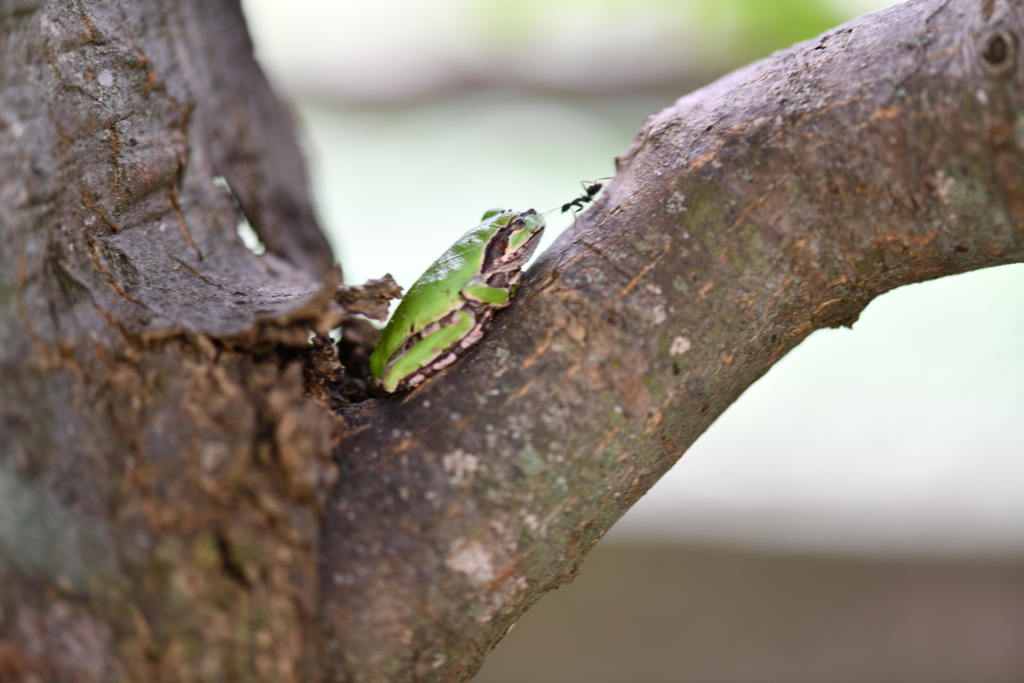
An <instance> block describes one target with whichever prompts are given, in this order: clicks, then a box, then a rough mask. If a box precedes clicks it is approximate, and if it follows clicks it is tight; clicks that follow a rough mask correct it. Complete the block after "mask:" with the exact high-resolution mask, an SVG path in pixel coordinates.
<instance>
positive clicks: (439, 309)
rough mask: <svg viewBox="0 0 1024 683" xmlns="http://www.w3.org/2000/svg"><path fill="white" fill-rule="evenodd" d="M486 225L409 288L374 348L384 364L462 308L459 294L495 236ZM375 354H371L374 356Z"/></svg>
mask: <svg viewBox="0 0 1024 683" xmlns="http://www.w3.org/2000/svg"><path fill="white" fill-rule="evenodd" d="M487 227H488V226H487V223H486V222H485V223H483V224H481V225H478V226H476V227H474V228H473V229H472V230H470V231H469V232H467V233H466V234H465V235H463V236H462V237H460V238H459V240H458V241H457V242H456V243H455V244H453V245H452V246H451V247H450V248H449V249H448V251H446V252H445V253H444V254H442V255H441V257H440V258H439V259H437V260H436V261H434V263H432V264H431V265H430V267H429V268H427V270H426V272H424V273H423V275H421V276H420V279H419V280H417V281H416V283H415V284H414V285H413V286H412V287H410V288H409V291H408V292H406V294H405V296H404V297H403V298H402V301H401V302H399V304H398V308H396V309H395V312H394V314H392V316H391V321H390V322H389V323H388V325H387V327H386V328H384V333H383V334H382V335H381V338H380V342H379V343H378V345H377V347H378V350H379V352H380V354H381V357H382V358H383V359H384V362H386V360H387V359H388V358H390V357H391V354H393V353H394V352H395V351H396V350H398V347H399V346H401V345H402V342H403V341H405V339H406V338H407V337H408V336H409V335H411V334H415V333H417V332H419V331H420V330H422V329H423V328H425V327H427V326H428V325H430V324H431V323H433V322H437V321H438V320H441V319H442V318H444V317H445V316H446V315H448V314H449V313H451V312H452V311H454V310H456V309H458V308H460V307H461V306H462V305H463V299H462V290H463V289H465V287H466V285H468V284H469V281H470V280H472V279H473V276H474V275H476V274H477V272H478V270H479V268H480V264H481V263H482V261H483V254H484V249H485V248H486V246H487V243H488V241H489V240H490V238H491V236H492V235H493V234H494V232H495V231H496V230H497V229H498V228H497V227H494V228H493V229H490V230H488V229H486V228H487ZM378 350H375V351H374V355H375V356H376V355H377V353H378Z"/></svg>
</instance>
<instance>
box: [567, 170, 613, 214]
mask: <svg viewBox="0 0 1024 683" xmlns="http://www.w3.org/2000/svg"><path fill="white" fill-rule="evenodd" d="M601 180H608V179H607V178H601ZM580 185H582V186H583V194H582V195H580V196H579V197H577V198H576V199H574V200H572V201H571V202H566V203H565V204H562V213H565V212H566V211H568V210H569V209H574V210H575V211H579V210H581V209H582V208H583V205H584V204H586V203H588V202H592V201H594V197H596V196H597V193H598V192H600V191H601V188H602V187H604V185H603V184H602V183H598V182H592V183H590V184H589V185H588V184H587V181H585V180H584V181H583V182H581V183H580Z"/></svg>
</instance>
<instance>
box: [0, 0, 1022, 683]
mask: <svg viewBox="0 0 1024 683" xmlns="http://www.w3.org/2000/svg"><path fill="white" fill-rule="evenodd" d="M1022 35H1024V2H1022V1H1021V0H912V1H911V2H908V3H906V4H903V5H899V6H896V7H893V8H891V9H889V10H885V11H883V12H880V13H877V14H874V15H870V16H868V17H864V18H862V19H859V20H856V21H854V22H851V23H850V24H847V25H845V26H842V27H840V28H837V29H834V30H832V31H829V32H828V33H826V34H824V35H822V36H820V37H818V38H816V39H814V40H811V41H808V42H805V43H802V44H799V45H796V46H794V47H793V48H791V49H789V50H787V51H784V52H779V53H777V54H775V55H773V56H771V57H770V58H768V59H766V60H764V61H761V62H758V63H756V64H753V65H751V66H749V67H746V68H744V69H741V70H739V71H737V72H735V73H733V74H731V75H729V76H727V77H725V78H723V79H721V80H720V81H718V82H716V83H714V84H712V85H710V86H708V87H706V88H704V89H702V90H699V91H697V92H695V93H692V94H690V95H688V96H686V97H684V98H682V99H681V100H679V101H678V102H677V103H676V104H675V105H674V106H672V107H670V108H668V109H666V110H665V111H663V112H661V113H659V114H656V115H654V116H651V117H649V118H648V119H647V120H646V121H645V123H644V125H643V127H642V129H641V130H640V132H639V134H638V136H637V137H636V139H635V140H634V142H633V143H632V145H631V146H630V147H629V149H627V150H626V151H625V152H624V153H623V155H622V156H621V157H620V158H619V159H618V168H617V173H616V178H615V179H614V180H613V181H612V182H611V183H610V184H609V187H608V188H607V190H606V192H605V193H604V194H602V195H601V197H600V198H599V199H598V201H597V202H596V203H595V205H594V206H593V208H591V210H589V211H587V212H586V213H585V214H583V215H581V216H580V217H579V220H578V221H577V223H576V224H575V225H574V227H573V228H572V229H571V230H569V231H568V232H567V233H566V234H564V235H563V236H562V237H561V238H560V239H559V241H558V242H557V243H556V245H555V246H554V247H553V248H552V249H550V250H549V251H548V252H547V253H546V254H544V255H543V256H542V258H541V260H540V261H539V263H538V264H537V266H535V267H534V268H533V269H532V270H531V271H530V273H529V274H528V276H527V278H526V279H525V280H524V283H523V286H522V288H521V290H520V294H519V296H518V298H517V299H516V300H515V301H514V302H513V304H512V306H510V307H509V309H507V310H505V311H504V312H503V313H502V314H500V315H499V316H498V317H497V319H496V323H495V325H494V327H493V328H492V330H491V331H490V332H489V333H488V334H487V335H486V337H485V338H484V340H483V341H482V342H481V343H480V345H479V346H478V347H477V348H475V349H474V350H473V351H472V352H470V354H469V355H467V356H466V357H465V358H463V359H462V360H461V361H459V362H458V363H456V364H455V365H454V366H453V367H452V368H450V369H449V370H447V371H445V372H443V373H442V374H440V375H438V376H437V377H435V378H433V379H431V380H429V381H428V382H426V383H425V384H424V385H423V386H421V387H419V388H417V389H416V390H414V391H412V392H408V393H405V394H401V395H396V396H392V397H389V398H386V399H369V400H358V401H356V400H354V399H353V396H354V394H353V393H352V392H351V391H348V390H346V391H342V388H343V387H345V386H351V383H352V381H358V380H359V379H361V378H360V377H358V374H359V372H358V370H357V367H358V366H360V365H362V362H361V361H360V360H359V359H364V358H365V353H366V351H367V348H366V346H367V343H366V341H365V339H366V337H367V334H366V331H365V327H360V326H359V324H358V323H356V322H354V321H353V320H352V319H350V318H349V317H348V315H349V314H350V313H352V312H356V311H358V310H364V311H365V310H370V309H372V306H371V305H370V304H367V303H366V302H365V301H364V300H369V299H373V298H374V297H375V296H376V297H377V298H379V297H380V296H381V295H382V294H381V292H382V291H383V290H382V289H380V288H378V289H374V288H373V287H370V288H369V289H368V290H366V291H363V290H358V291H356V290H348V292H347V294H346V295H345V296H342V295H340V294H339V293H338V292H336V290H335V287H336V284H337V274H336V273H337V271H336V270H333V269H332V263H333V256H332V255H331V253H330V250H329V248H328V247H327V244H326V241H325V240H324V238H323V236H322V235H321V233H320V231H319V229H318V228H317V226H316V224H315V221H314V219H313V217H312V211H311V209H310V202H309V198H308V196H307V194H306V189H305V178H304V173H303V170H302V162H301V159H300V157H299V154H298V151H297V147H296V145H295V141H294V136H293V133H292V130H291V122H290V120H289V117H288V115H287V112H286V111H285V110H284V109H283V108H282V107H281V105H280V104H279V103H278V102H277V100H276V99H275V98H274V97H273V95H272V93H271V91H270V90H269V88H268V86H267V84H266V82H265V80H264V78H263V76H262V75H261V74H260V72H259V70H258V68H257V66H256V65H255V63H254V62H253V60H252V56H251V46H250V44H249V42H248V38H247V36H246V34H245V29H244V24H243V22H242V18H241V12H240V9H239V7H238V4H237V0H177V1H175V2H152V1H151V2H128V1H127V0H95V1H93V2H81V1H77V2H76V1H72V2H57V1H55V0H50V1H45V0H5V1H3V2H0V437H2V444H3V445H2V449H0V680H3V681H26V682H27V681H37V680H46V681H51V680H52V681H76V682H77V681H136V680H146V681H150V680H152V681H179V680H180V681H186V680H188V681H191V680H202V681H248V680H253V681H256V680H259V681H264V680H266V681H351V682H356V681H359V682H362V681H462V680H467V679H468V678H470V677H471V676H472V675H473V673H475V671H476V670H477V669H478V668H479V666H480V664H481V662H482V661H483V658H484V656H485V655H486V653H487V652H488V651H489V650H490V649H491V648H492V647H493V646H494V645H495V644H497V643H498V641H500V639H501V638H502V636H503V635H504V634H505V633H506V632H507V630H508V629H509V628H510V627H511V626H512V625H513V624H514V623H515V621H516V620H517V619H518V617H519V616H520V615H521V614H522V613H523V612H524V611H525V610H526V609H527V608H528V607H529V606H530V605H532V604H533V603H534V602H535V601H536V600H537V599H539V598H540V597H541V596H542V595H543V594H544V593H545V592H546V591H548V590H551V589H552V588H555V587H557V586H558V585H559V584H560V583H562V582H564V581H567V580H570V579H571V578H572V577H573V575H574V574H575V573H576V571H577V568H578V567H579V564H580V562H581V561H582V559H583V557H584V556H585V554H586V552H587V550H588V549H589V548H591V547H592V546H593V544H594V543H596V542H597V541H598V540H599V539H600V538H601V536H602V535H603V534H604V532H605V531H606V530H607V529H608V528H609V526H610V525H611V524H613V523H614V522H615V520H616V519H618V518H619V517H620V516H621V515H622V514H623V512H625V510H626V509H628V508H629V506H630V505H631V504H632V503H633V502H635V501H636V500H637V499H638V498H639V497H640V496H641V495H642V494H643V493H644V492H645V491H646V490H647V489H648V488H649V487H650V486H651V484H653V483H654V482H655V481H656V480H657V479H658V477H660V476H661V474H663V473H664V472H665V471H666V470H667V469H668V468H669V467H671V465H672V464H673V463H674V462H675V461H676V460H677V459H678V458H679V457H680V456H681V455H682V454H683V453H684V452H685V451H686V449H687V448H688V447H689V445H690V444H692V443H693V441H694V440H695V439H696V438H697V437H698V436H699V435H700V434H701V433H702V432H703V431H704V430H705V429H706V428H707V427H708V425H710V424H711V422H712V421H713V420H714V419H715V418H716V417H717V416H718V415H719V414H721V413H722V411H724V410H725V408H726V407H727V406H728V405H729V404H730V403H731V402H733V401H734V400H735V399H736V398H737V397H738V396H739V395H740V394H741V393H742V392H743V390H744V389H745V388H746V387H748V386H749V385H750V384H751V383H752V382H754V381H755V380H756V379H757V378H758V377H760V376H761V375H763V374H764V373H765V372H766V371H767V370H768V369H769V368H770V367H771V365H772V364H773V363H775V362H776V361H777V360H778V359H779V358H781V357H782V356H783V355H784V354H785V353H787V352H788V351H789V350H791V349H792V348H794V347H795V346H796V345H797V344H799V343H800V341H801V340H803V339H804V338H806V337H807V335H809V334H810V333H811V332H812V331H814V330H815V329H818V328H822V327H835V326H839V325H851V324H853V322H855V321H856V319H857V317H858V315H859V313H860V311H862V310H863V308H864V307H865V306H866V305H867V304H868V303H869V302H870V301H871V299H873V298H874V297H875V296H877V295H879V294H881V293H883V292H886V291H888V290H890V289H893V288H894V287H898V286H900V285H903V284H908V283H913V282H920V281H923V280H928V279H931V278H936V277H941V276H943V275H949V274H954V273H960V272H964V271H968V270H972V269H976V268H983V267H989V266H995V265H1000V264H1005V263H1014V262H1020V261H1022V260H1024V123H1022V122H1021V113H1022V111H1024V91H1022V84H1024V63H1022V59H1024V57H1022V50H1021V49H1020V39H1021V36H1022ZM218 176H221V177H223V178H225V179H226V180H227V182H228V183H229V184H230V186H231V188H232V189H233V190H234V193H235V195H236V196H237V204H236V203H235V201H234V200H233V199H232V198H231V197H230V196H228V195H227V194H226V193H224V192H223V191H222V190H221V189H219V188H218V187H217V186H216V185H215V184H214V179H215V178H217V177H218ZM240 212H241V213H244V215H245V217H246V218H247V219H248V220H249V221H250V222H251V223H252V225H253V226H254V228H255V229H256V231H257V232H258V234H259V236H260V238H261V239H262V241H263V242H264V244H265V246H266V248H267V251H266V253H265V254H263V255H262V256H257V255H254V254H253V253H251V252H250V251H248V250H247V249H246V248H245V247H244V245H243V244H242V243H241V241H240V239H239V238H238V236H237V233H236V230H235V225H236V222H237V220H238V219H239V213H240ZM384 289H386V286H384ZM374 291H375V292H376V294H373V292H374ZM339 324H341V325H343V327H344V328H345V330H346V334H348V335H349V337H348V339H349V340H350V344H349V346H353V345H354V347H355V350H354V352H352V351H351V349H350V350H349V351H348V352H346V354H345V358H347V359H349V360H348V368H347V370H346V369H343V368H342V367H341V366H340V365H339V363H338V361H337V350H336V349H335V347H334V346H333V345H331V344H327V343H325V342H324V340H323V336H322V335H323V333H324V332H325V331H326V330H328V329H330V328H332V327H336V326H338V325H339ZM310 330H313V331H314V332H316V333H317V334H318V335H320V336H319V337H318V339H317V340H316V341H315V343H313V344H310V343H309V341H308V340H309V334H310ZM349 333H351V334H349ZM360 335H362V336H360ZM361 339H363V340H364V341H360V340H361ZM352 340H354V341H352ZM836 362H841V359H836ZM346 382H348V384H346Z"/></svg>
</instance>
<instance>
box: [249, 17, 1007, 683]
mask: <svg viewBox="0 0 1024 683" xmlns="http://www.w3.org/2000/svg"><path fill="white" fill-rule="evenodd" d="M887 4H891V3H889V2H885V1H884V0H878V1H872V0H846V1H839V0H831V1H829V0H777V1H775V2H772V1H770V0H714V1H712V0H675V1H672V0H600V1H584V0H383V1H380V2H374V3H365V2H354V1H349V0H345V1H340V0H337V1H332V0H294V1H293V2H289V3H281V2H275V1H274V0H244V6H245V10H246V14H247V18H248V20H249V23H250V30H251V32H252V33H253V38H254V42H255V45H256V51H257V57H258V58H259V59H260V60H261V62H262V63H263V65H264V68H265V69H266V70H267V72H268V74H269V75H270V77H271V79H272V81H273V83H274V84H275V86H276V87H277V89H278V90H279V92H281V94H282V95H283V96H284V97H285V98H287V99H290V100H291V101H292V102H293V103H294V107H295V111H296V113H297V117H298V119H299V122H300V125H301V128H302V132H303V136H304V138H303V139H304V142H305V144H306V146H307V150H306V151H307V155H308V158H309V163H310V169H311V175H312V183H313V187H314V192H315V198H316V201H317V204H318V209H319V213H320V217H321V219H322V224H323V225H324V227H325V229H326V230H328V232H329V236H330V238H331V241H332V243H333V244H334V246H335V249H336V254H337V255H338V257H339V259H340V260H341V263H342V265H343V267H344V269H345V273H346V279H347V281H349V282H355V283H358V282H361V281H363V280H365V279H367V278H371V277H379V276H381V275H382V274H383V273H385V272H391V273H392V274H393V275H394V276H395V277H396V279H397V280H398V281H399V283H400V284H402V285H403V286H405V287H408V286H409V285H410V284H412V282H413V281H414V280H415V279H416V277H417V276H418V275H419V273H420V272H422V270H423V269H424V268H425V267H426V266H427V265H428V264H429V263H430V262H431V261H432V260H433V259H434V258H436V256H438V255H439V254H440V253H441V252H442V251H444V250H445V248H447V246H448V245H449V244H450V243H451V242H452V241H454V240H455V239H456V238H457V237H458V236H460V235H461V234H462V233H463V232H464V231H465V230H467V229H468V228H469V227H471V226H472V225H474V224H475V223H476V221H477V219H478V218H479V216H480V214H481V213H482V212H483V211H484V210H485V209H487V208H489V207H492V206H498V205H501V206H512V207H535V208H536V209H538V210H540V211H545V210H547V209H550V208H552V207H556V206H559V205H561V204H562V203H564V202H566V201H568V200H570V199H572V198H573V197H575V196H577V195H578V194H579V192H580V185H579V183H580V181H582V180H589V179H594V178H599V177H603V176H608V175H611V174H612V173H613V171H614V166H613V159H614V157H615V155H617V154H619V153H620V152H621V151H622V150H624V149H625V148H626V146H627V145H628V144H629V141H630V140H631V138H632V137H633V135H634V134H635V133H636V131H637V129H638V127H639V125H640V123H641V121H642V120H643V118H644V117H645V116H647V115H649V114H652V113H655V112H657V111H658V110H660V109H661V108H663V107H665V106H667V105H669V104H670V103H672V102H673V101H674V100H675V99H677V98H678V97H680V96H682V95H684V94H686V93H687V92H689V91H690V90H693V89H695V88H697V87H700V86H701V85H703V84H705V83H707V82H710V81H711V80H713V79H715V78H717V77H718V76H720V75H722V74H724V73H726V72H728V71H729V70H731V69H733V68H736V67H738V66H741V65H743V64H746V63H748V62H750V61H752V60H755V59H758V58H760V57H763V56H765V55H767V54H769V53H770V52H772V51H773V50H777V49H783V48H786V47H788V46H789V45H790V44H792V43H794V42H797V41H800V40H804V39H808V38H811V37H813V36H815V35H817V34H818V33H821V32H823V31H825V30H827V29H829V28H831V27H833V26H835V25H838V24H840V23H842V22H844V21H847V20H849V19H850V18H852V17H855V16H857V15H860V14H863V13H866V12H869V11H874V10H877V9H880V8H881V7H883V6H885V5H887ZM570 221H571V216H560V215H558V214H557V213H556V214H552V216H551V217H550V221H549V225H550V227H549V229H548V233H547V234H546V236H545V244H544V245H542V249H543V248H544V247H545V246H546V245H548V244H550V243H551V242H552V241H553V239H554V238H555V236H556V235H557V234H558V233H559V232H560V231H561V230H562V229H564V228H565V227H566V226H567V225H568V224H569V222H570ZM1022 339H1024V266H1009V267H1004V268H999V269H991V270H987V271H981V272H975V273H968V274H965V275H961V276H957V277H952V278H945V279H942V280H939V281H936V282H931V283H925V284H921V285H913V286H910V287H905V288H902V289H900V290H897V291H895V292H892V293H890V294H887V295H885V296H883V297H880V298H879V299H878V300H877V301H875V302H874V303H872V304H871V305H870V306H869V307H868V309H867V310H866V311H865V312H864V314H863V315H862V316H861V319H860V321H859V322H858V323H857V324H856V325H855V326H854V328H853V330H845V329H843V330H822V331H818V332H816V333H814V335H812V336H811V338H810V339H809V340H808V341H806V342H805V343H804V344H802V345H801V346H800V347H799V348H798V349H796V351H794V352H793V353H791V354H790V355H789V356H787V357H786V358H784V359H783V360H782V361H781V362H780V363H778V364H777V365H776V366H775V367H774V368H773V369H772V370H771V371H770V372H769V373H768V375H766V376H765V377H764V378H763V379H762V380H760V381H759V382H758V383H757V384H756V385H754V387H752V388H751V389H750V390H748V391H747V393H746V394H744V396H743V397H742V398H741V399H740V400H739V401H738V402H737V403H736V404H735V405H734V406H732V407H731V408H730V409H729V410H728V411H727V412H726V414H725V415H724V416H723V417H722V418H720V419H719V420H718V421H717V422H716V423H715V424H714V425H713V426H712V428H711V429H710V430H709V431H708V432H707V433H706V434H705V435H704V436H703V437H701V439H700V440H699V441H698V442H697V444H695V445H694V447H693V448H691V450H690V451H689V452H688V453H687V454H686V456H685V457H684V458H683V459H682V460H681V461H680V462H679V464H677V465H676V467H675V468H673V470H672V471H671V472H670V473H669V474H668V475H666V476H665V477H664V478H663V479H662V480H661V481H660V482H659V483H658V484H657V485H656V486H655V487H654V488H653V489H652V491H651V492H650V493H649V494H648V495H647V496H646V497H645V498H644V499H643V500H641V501H640V502H639V503H638V504H637V505H636V506H635V507H634V508H633V509H632V510H631V511H630V512H629V513H628V514H627V515H626V516H625V517H624V518H623V519H622V521H621V522H620V523H619V524H618V525H617V526H616V527H615V528H614V529H613V530H612V532H610V533H609V535H608V536H607V537H606V539H605V540H604V541H603V542H602V543H601V544H600V545H599V546H598V548H597V549H596V550H595V551H594V552H593V553H592V556H591V557H590V558H588V560H587V561H586V562H585V563H584V565H583V569H582V573H581V576H580V578H578V579H577V581H576V582H575V583H574V584H573V585H571V586H567V587H563V588H562V589H560V590H559V591H557V592H556V593H555V594H553V595H551V596H548V597H546V598H545V599H544V600H543V601H541V603H540V604H539V606H538V607H537V608H535V609H534V610H532V611H531V612H530V613H529V614H528V615H527V616H526V617H524V619H523V620H521V622H520V624H518V625H517V627H516V629H515V630H514V631H513V632H512V634H511V635H509V636H508V638H506V640H505V641H504V642H503V643H502V644H501V645H500V646H499V648H498V650H497V651H496V652H495V653H494V655H493V656H492V657H491V659H489V660H488V663H487V664H486V665H485V667H484V670H483V672H482V673H481V674H480V676H479V677H478V679H477V680H479V681H483V682H488V681H489V682H492V683H496V682H498V681H562V682H565V681H581V682H582V681H588V682H591V683H596V682H599V681H621V680H641V681H652V682H653V681H722V682H727V681H728V682H732V683H746V682H747V681H750V682H760V681H779V682H795V681H878V682H882V681H894V682H896V681H900V682H904V683H906V682H910V681H929V682H930V683H934V682H936V681H966V680H970V681H1007V682H1010V681H1015V682H1017V683H1019V682H1020V681H1024V597H1022V596H1024V353H1021V351H1022V344H1021V340H1022Z"/></svg>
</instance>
